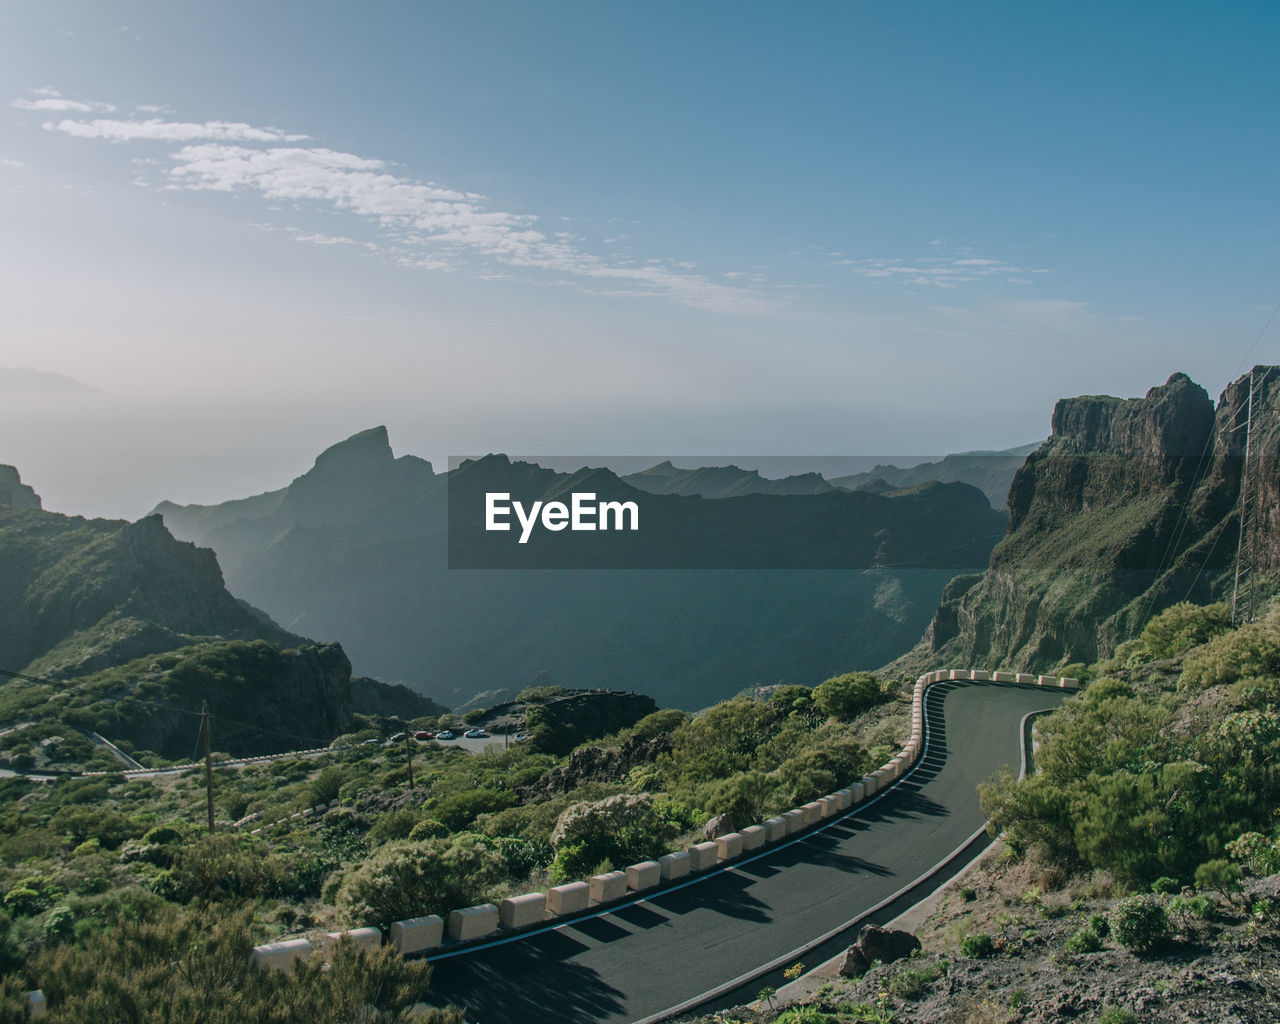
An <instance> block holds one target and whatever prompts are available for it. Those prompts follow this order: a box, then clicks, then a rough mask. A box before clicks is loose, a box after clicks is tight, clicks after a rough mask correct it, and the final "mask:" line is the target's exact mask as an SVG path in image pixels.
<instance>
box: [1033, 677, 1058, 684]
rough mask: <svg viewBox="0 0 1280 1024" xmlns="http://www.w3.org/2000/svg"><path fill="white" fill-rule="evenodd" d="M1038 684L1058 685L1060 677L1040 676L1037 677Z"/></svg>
mask: <svg viewBox="0 0 1280 1024" xmlns="http://www.w3.org/2000/svg"><path fill="white" fill-rule="evenodd" d="M1036 685H1037V686H1057V685H1058V677H1057V676H1039V677H1037V678H1036Z"/></svg>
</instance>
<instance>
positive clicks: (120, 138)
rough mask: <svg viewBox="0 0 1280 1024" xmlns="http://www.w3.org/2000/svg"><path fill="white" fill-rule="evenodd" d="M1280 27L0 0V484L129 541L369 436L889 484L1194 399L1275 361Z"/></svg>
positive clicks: (990, 13)
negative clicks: (163, 506)
mask: <svg viewBox="0 0 1280 1024" xmlns="http://www.w3.org/2000/svg"><path fill="white" fill-rule="evenodd" d="M1277 28H1280V9H1277V8H1276V7H1275V5H1274V4H1269V3H1249V2H1239V3H1234V4H1230V5H1222V4H1213V3H1179V2H1176V0H1174V2H1152V3H1144V2H1137V0H1135V2H1131V3H1125V4H1115V3H1111V2H1106V3H1092V2H1073V3H1070V4H1066V3H1063V4H1027V3H1023V2H1010V3H994V2H983V0H974V2H969V3H943V2H936V3H931V2H911V3H888V2H858V0H850V2H839V3H835V2H832V3H801V4H785V5H784V4H776V3H750V2H745V3H744V2H740V0H739V2H733V3H721V2H696V3H688V2H683V3H666V2H659V0H646V2H645V3H642V4H641V3H634V4H623V3H586V2H582V3H578V2H550V3H538V4H533V3H517V2H488V0H466V2H458V3H452V2H420V3H371V4H363V5H356V4H350V3H345V4H340V3H326V2H306V3H301V2H289V0H282V2H275V3H270V4H259V3H243V2H222V3H219V4H216V5H213V4H199V5H196V4H171V3H160V2H154V3H136V2H135V3H130V2H118V3H112V4H110V5H106V4H101V3H97V2H94V0H83V2H58V0H50V2H39V3H37V2H25V0H16V2H14V3H11V4H9V5H7V6H6V30H5V32H4V33H3V36H2V37H0V238H3V244H2V245H0V462H3V463H10V464H13V465H16V466H17V467H18V469H19V471H20V472H21V473H22V475H23V479H24V480H25V481H26V482H28V483H30V484H31V485H32V486H34V487H35V489H36V490H37V491H38V492H39V493H40V494H41V495H42V496H43V497H44V499H45V506H46V507H47V508H51V509H54V510H56V511H61V512H67V513H76V514H84V515H109V516H125V517H128V518H136V517H137V516H140V515H143V514H145V513H146V512H147V511H149V510H150V508H152V507H153V506H154V505H155V504H156V503H157V502H159V501H161V500H163V499H169V500H173V501H178V502H193V501H194V502H215V501H220V500H225V499H227V498H232V497H239V496H243V495H247V494H251V493H255V492H259V491H262V490H266V489H269V488H273V487H279V486H282V485H283V484H285V483H287V482H288V481H289V480H290V479H292V478H293V477H294V476H296V475H298V474H300V473H302V472H304V471H305V470H306V469H307V467H308V466H309V465H310V464H311V462H312V460H313V459H314V457H315V455H316V454H317V453H319V452H320V451H321V450H322V449H323V448H325V447H327V446H328V445H330V444H332V443H334V442H336V441H339V440H341V439H342V438H344V437H346V436H348V435H350V434H352V433H355V432H356V431H358V430H361V429H364V428H366V427H370V426H374V425H377V424H386V425H387V426H388V428H389V430H390V435H391V441H392V444H393V446H394V448H395V450H396V452H397V454H405V453H412V454H416V455H421V456H423V457H426V458H429V459H431V460H432V461H433V462H434V463H436V464H437V466H438V468H443V466H444V465H445V462H446V460H447V458H448V456H449V455H451V454H461V453H468V454H469V453H482V452H486V451H505V452H520V453H524V454H533V453H539V452H541V453H546V454H569V453H576V452H584V453H593V454H595V453H605V454H639V453H650V452H652V453H654V454H655V455H681V454H696V455H706V454H708V453H722V454H723V455H724V456H725V459H726V460H727V459H728V458H729V457H730V456H735V455H741V454H742V453H754V454H759V455H793V456H809V455H813V456H817V455H833V454H840V455H868V454H870V455H876V456H886V457H888V456H908V455H916V456H919V455H926V454H929V455H942V454H945V453H947V452H951V451H961V450H968V449H979V448H983V449H985V448H1003V447H1008V446H1012V445H1016V444H1023V443H1026V442H1029V441H1034V440H1037V439H1039V438H1043V437H1044V436H1046V435H1047V434H1048V430H1049V416H1050V413H1051V410H1052V407H1053V403H1054V401H1055V400H1056V399H1057V398H1059V397H1063V396H1068V395H1076V394H1096V393H1107V394H1116V395H1122V396H1131V395H1140V394H1143V393H1144V392H1145V391H1146V390H1147V389H1148V388H1150V387H1152V386H1154V385H1156V384H1159V383H1162V382H1163V381H1164V380H1165V379H1166V378H1167V377H1168V376H1169V375H1170V374H1171V373H1173V372H1175V371H1184V372H1186V373H1189V374H1190V375H1191V376H1192V378H1193V379H1195V380H1196V381H1197V382H1198V383H1200V384H1202V385H1203V386H1204V387H1205V388H1206V389H1207V390H1208V391H1209V393H1210V395H1211V396H1212V397H1214V398H1216V397H1217V395H1218V393H1219V392H1220V391H1221V390H1222V388H1223V387H1225V385H1226V384H1227V383H1228V381H1230V380H1231V379H1232V378H1233V377H1235V376H1237V375H1238V374H1239V373H1240V372H1241V371H1243V370H1245V369H1246V368H1247V366H1248V365H1252V363H1254V362H1280V352H1278V351H1277V348H1278V346H1280V342H1278V335H1277V334H1276V333H1272V332H1271V331H1270V330H1267V329H1265V325H1266V324H1267V322H1268V317H1269V316H1270V315H1271V313H1272V311H1273V310H1274V309H1275V307H1276V305H1277V303H1280V273H1277V271H1278V269H1280V194H1278V193H1277V190H1276V187H1275V185H1276V172H1277V168H1278V167H1280V159H1278V157H1280V153H1278V152H1277V150H1278V149H1280V142H1278V141H1277V136H1276V133H1275V132H1274V125H1273V122H1274V113H1275V110H1276V109H1277V100H1278V99H1280V88H1278V86H1280V81H1278V79H1280V64H1278V63H1277V61H1276V60H1275V55H1274V39H1275V38H1276V29H1277ZM1273 330H1275V331H1280V327H1276V328H1274V329H1273ZM19 370H20V371H23V372H20V373H19V372H13V371H19ZM30 371H38V372H36V373H32V372H30Z"/></svg>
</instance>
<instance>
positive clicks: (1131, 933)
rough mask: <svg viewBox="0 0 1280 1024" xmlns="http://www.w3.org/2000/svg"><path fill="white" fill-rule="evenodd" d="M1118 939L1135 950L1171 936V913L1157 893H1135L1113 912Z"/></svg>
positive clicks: (1127, 947) (1113, 927) (1112, 926)
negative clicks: (1153, 894)
mask: <svg viewBox="0 0 1280 1024" xmlns="http://www.w3.org/2000/svg"><path fill="white" fill-rule="evenodd" d="M1111 930H1112V933H1113V934H1114V935H1115V937H1116V941H1117V942H1119V943H1120V945H1122V946H1124V947H1125V949H1129V950H1133V951H1134V952H1135V953H1142V952H1146V951H1147V950H1149V949H1152V948H1154V947H1155V946H1157V945H1159V944H1160V943H1161V942H1163V941H1164V940H1165V939H1166V938H1168V935H1169V915H1168V914H1167V913H1166V911H1165V908H1164V904H1163V903H1161V902H1160V900H1159V898H1158V897H1156V896H1150V895H1142V896H1131V897H1130V898H1129V899H1127V900H1125V901H1124V902H1123V903H1121V904H1120V905H1119V906H1118V907H1116V909H1115V911H1114V912H1113V913H1112V915H1111Z"/></svg>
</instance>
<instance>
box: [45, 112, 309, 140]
mask: <svg viewBox="0 0 1280 1024" xmlns="http://www.w3.org/2000/svg"><path fill="white" fill-rule="evenodd" d="M44 128H45V130H46V131H55V132H62V133H63V134H65V135H72V136H75V137H76V138H80V139H110V140H111V141H113V142H134V141H137V140H147V141H152V142H194V141H195V140H197V139H219V140H227V141H236V142H302V141H303V140H305V139H306V138H307V136H305V135H286V134H285V133H284V132H282V131H280V130H278V129H276V128H255V127H253V126H252V125H248V124H243V123H241V122H239V121H203V122H194V121H162V120H160V119H159V118H156V117H153V118H149V119H148V120H146V121H119V120H114V119H108V118H96V119H95V120H93V121H71V120H62V121H58V122H57V123H54V122H52V121H50V122H48V123H46V124H45V125H44Z"/></svg>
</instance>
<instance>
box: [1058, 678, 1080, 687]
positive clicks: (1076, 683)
mask: <svg viewBox="0 0 1280 1024" xmlns="http://www.w3.org/2000/svg"><path fill="white" fill-rule="evenodd" d="M1059 685H1060V686H1061V687H1062V688H1063V689H1064V690H1078V689H1080V680H1079V679H1072V678H1071V676H1063V677H1062V682H1061V683H1060V684H1059Z"/></svg>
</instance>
